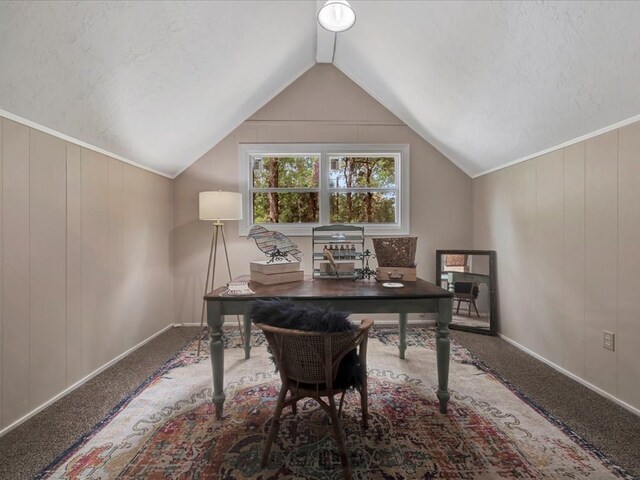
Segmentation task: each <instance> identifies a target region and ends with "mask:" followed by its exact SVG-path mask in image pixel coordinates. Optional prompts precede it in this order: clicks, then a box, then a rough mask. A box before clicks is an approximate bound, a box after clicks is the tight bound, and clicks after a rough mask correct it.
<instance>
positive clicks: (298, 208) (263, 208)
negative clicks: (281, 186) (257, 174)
mask: <svg viewBox="0 0 640 480" xmlns="http://www.w3.org/2000/svg"><path fill="white" fill-rule="evenodd" d="M318 198H319V197H318V192H309V193H294V192H290V193H282V192H270V193H254V194H253V223H318V222H319V221H320V214H319V211H320V210H319V200H318Z"/></svg>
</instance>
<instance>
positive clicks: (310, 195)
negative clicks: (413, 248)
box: [251, 154, 398, 224]
mask: <svg viewBox="0 0 640 480" xmlns="http://www.w3.org/2000/svg"><path fill="white" fill-rule="evenodd" d="M325 161H326V164H322V161H321V156H320V155H319V154H317V155H291V154H289V155H266V154H265V155H254V156H252V157H251V162H252V168H251V172H252V176H251V185H252V197H251V198H252V201H253V218H252V222H253V223H320V220H321V218H320V217H321V214H320V211H321V208H322V204H323V202H322V198H323V197H321V195H325V194H326V195H327V196H328V198H327V197H324V198H325V199H326V200H325V201H326V202H327V203H328V206H329V211H328V212H327V213H325V215H327V217H325V218H328V219H329V222H330V223H360V224H362V223H364V224H367V223H369V224H393V223H396V221H397V211H396V210H397V200H398V199H397V195H398V189H397V188H398V187H397V183H396V182H397V173H398V172H397V171H396V169H397V158H396V157H395V156H393V155H386V156H385V155H376V154H369V155H328V156H327V157H326V160H325ZM321 175H322V176H323V177H322V178H321ZM322 180H324V181H322ZM321 184H324V185H326V186H327V188H326V189H325V190H323V192H325V193H321V188H320V187H321ZM325 205H326V203H325Z"/></svg>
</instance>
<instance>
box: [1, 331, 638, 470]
mask: <svg viewBox="0 0 640 480" xmlns="http://www.w3.org/2000/svg"><path fill="white" fill-rule="evenodd" d="M197 333H198V329H197V328H193V327H189V328H173V329H170V330H168V331H167V332H165V333H163V334H162V335H160V336H158V337H157V338H155V339H154V340H152V341H151V342H149V343H148V344H147V345H145V346H143V347H142V348H140V349H139V350H137V351H136V352H134V353H132V354H131V355H129V356H128V357H127V358H125V359H123V360H121V361H120V362H118V364H116V365H114V366H113V367H111V368H110V369H108V370H106V371H105V372H103V373H101V374H100V375H98V376H97V377H95V378H94V379H92V380H91V381H89V382H87V383H86V384H84V385H83V386H82V387H80V388H78V389H77V390H75V391H73V392H72V393H71V394H69V395H67V396H66V397H64V398H63V399H61V400H60V401H58V402H56V403H55V404H54V405H52V406H51V407H49V408H47V409H46V410H44V411H43V412H41V413H39V414H38V415H36V416H35V417H33V418H32V419H30V420H29V421H27V422H25V423H24V424H22V425H21V426H19V427H18V428H16V429H15V430H13V431H11V432H9V433H8V434H7V435H5V436H4V437H2V438H0V479H12V480H13V479H16V480H19V479H28V478H32V477H33V475H35V474H36V473H37V472H38V471H40V470H41V469H42V468H43V467H45V466H46V465H47V464H48V463H49V462H51V461H52V460H53V459H54V458H56V457H57V456H58V455H59V454H60V453H61V452H63V451H64V450H65V449H66V448H68V447H69V445H71V444H72V443H73V442H74V440H75V439H77V438H78V437H80V436H81V435H82V434H84V433H86V432H87V431H89V430H91V428H92V427H93V426H94V425H95V424H96V423H97V422H98V421H99V420H101V419H102V418H104V417H105V416H106V415H107V414H108V413H109V411H110V410H111V409H112V408H113V407H114V406H115V405H116V404H117V403H118V402H119V401H120V400H121V399H122V398H123V397H126V396H127V395H129V394H130V393H131V392H132V391H133V390H134V389H135V388H136V387H137V386H138V385H139V384H140V383H142V382H143V381H144V380H145V379H146V378H147V377H149V376H150V375H151V374H152V373H153V372H154V371H155V370H156V369H158V368H159V367H160V366H161V365H162V364H164V363H165V361H166V360H167V359H168V358H170V357H171V356H172V355H173V354H175V353H176V352H177V351H179V350H180V349H181V348H182V347H183V346H184V345H185V344H186V343H187V342H188V341H189V340H190V339H192V338H193V337H194V336H195V335H196V334H197ZM452 337H453V338H454V339H455V340H456V341H458V342H459V343H461V344H462V345H464V346H465V347H467V348H468V349H469V350H470V351H471V352H472V353H473V354H474V355H475V356H476V357H478V358H479V359H480V360H481V361H482V362H484V363H485V364H486V365H488V366H489V367H491V368H492V369H494V370H495V371H496V372H497V373H498V374H500V375H502V376H503V377H504V378H506V379H507V380H508V381H510V382H511V383H512V384H514V385H515V386H516V387H518V388H519V389H520V390H521V391H523V392H525V393H526V394H527V395H528V396H529V397H530V398H531V399H532V400H534V401H535V402H537V403H538V404H539V405H540V406H542V407H543V408H544V409H546V410H547V411H549V412H550V413H551V414H553V415H554V416H556V417H557V418H559V419H561V420H562V421H563V422H565V423H566V424H567V425H568V426H569V427H570V428H572V429H573V430H574V431H576V432H577V433H579V434H580V435H582V436H583V437H585V438H586V439H587V440H588V441H590V442H591V443H592V444H594V445H595V446H596V447H597V448H599V449H601V450H602V451H603V452H604V453H605V454H606V455H607V456H608V457H609V458H611V459H613V460H614V461H615V462H616V463H618V464H619V465H621V466H622V467H624V468H626V469H627V470H628V471H629V472H630V473H632V474H634V475H636V476H639V477H640V457H639V456H638V449H639V446H640V417H637V416H635V415H633V414H631V413H629V412H627V411H626V410H624V409H622V408H621V407H618V406H616V405H615V404H613V403H611V402H609V401H608V400H605V399H603V398H602V397H600V396H599V395H597V394H595V393H593V392H591V391H590V390H588V389H586V388H585V387H582V386H581V385H580V384H578V383H576V382H574V381H573V380H570V379H568V378H567V377H565V376H563V375H561V374H559V373H557V372H555V370H553V369H551V368H550V367H548V366H546V365H544V364H543V363H541V362H539V361H537V360H535V359H533V358H532V357H530V356H529V355H527V354H525V353H523V352H521V351H520V350H518V349H516V348H515V347H513V346H511V345H510V344H508V343H507V342H505V341H503V340H500V339H499V338H496V337H487V336H484V335H477V334H471V333H465V332H452ZM409 353H410V352H409ZM605 418H606V419H607V423H606V425H605V422H604V421H603V419H605Z"/></svg>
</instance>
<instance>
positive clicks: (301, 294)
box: [204, 276, 453, 301]
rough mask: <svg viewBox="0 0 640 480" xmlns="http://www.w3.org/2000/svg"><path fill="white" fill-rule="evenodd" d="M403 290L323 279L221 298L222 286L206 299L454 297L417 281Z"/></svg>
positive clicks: (259, 286) (264, 287) (258, 285)
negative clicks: (252, 293) (253, 293)
mask: <svg viewBox="0 0 640 480" xmlns="http://www.w3.org/2000/svg"><path fill="white" fill-rule="evenodd" d="M234 281H249V277H248V276H244V277H239V278H237V279H234ZM401 283H403V284H404V287H402V288H386V287H383V286H382V282H376V281H375V280H356V281H353V280H351V279H340V280H337V279H320V278H311V277H309V278H305V279H304V280H303V281H300V282H291V283H281V284H278V285H263V284H261V283H257V282H250V283H249V287H250V288H251V290H253V291H254V292H255V295H238V296H232V295H222V296H221V295H220V294H221V293H224V292H225V291H226V287H220V288H217V289H215V290H214V291H213V292H209V293H207V294H206V295H205V296H204V298H205V300H218V299H224V300H225V301H227V300H231V301H233V300H237V301H246V300H249V299H255V298H273V297H280V298H314V299H325V298H326V299H332V298H341V299H345V300H346V299H366V298H372V299H373V298H377V299H389V300H391V299H431V298H446V297H452V296H453V294H452V293H451V292H449V291H447V290H445V289H443V288H440V287H437V286H436V285H434V284H433V283H429V282H427V281H425V280H422V279H420V278H419V279H418V280H417V281H415V282H401Z"/></svg>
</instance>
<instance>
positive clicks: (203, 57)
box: [0, 1, 640, 176]
mask: <svg viewBox="0 0 640 480" xmlns="http://www.w3.org/2000/svg"><path fill="white" fill-rule="evenodd" d="M351 3H352V5H353V7H354V9H355V10H356V13H357V22H356V25H355V26H354V27H353V28H352V29H351V30H349V31H347V32H343V33H340V34H338V35H337V37H336V43H335V56H334V64H335V65H336V66H337V67H338V68H339V69H340V70H342V71H343V72H344V73H345V74H346V75H348V76H349V77H350V78H351V79H353V80H354V81H355V82H356V83H358V84H359V85H360V86H361V87H362V88H364V89H365V90H366V91H368V92H369V93H370V94H371V95H373V96H374V97H375V98H377V99H378V100H379V101H380V102H381V103H383V104H384V105H385V106H386V107H387V108H388V109H389V110H391V111H392V112H393V113H394V114H395V115H397V116H398V117H399V118H400V119H402V120H403V121H404V122H405V123H407V124H408V125H409V126H410V127H412V128H413V129H414V130H415V131H416V132H417V133H419V134H420V135H421V136H423V137H424V138H425V139H426V140H427V141H429V142H430V143H432V144H433V145H434V146H435V147H436V148H438V149H439V150H440V151H441V152H443V153H444V154H445V155H446V156H447V157H449V158H450V159H451V160H452V161H453V162H455V163H456V164H457V165H459V166H460V167H461V168H462V169H464V170H465V171H466V172H467V173H469V174H470V175H476V174H479V173H481V172H484V171H487V170H490V169H493V168H496V167H499V166H501V165H505V164H508V163H511V162H514V161H517V160H519V159H522V158H527V157H528V156H531V155H534V154H536V153H539V152H541V151H544V150H545V149H548V148H551V147H554V146H556V145H559V144H562V143H564V142H567V141H571V140H572V139H575V138H577V137H581V136H583V135H588V134H590V133H591V132H594V131H597V130H599V129H603V128H606V127H608V126H611V125H613V124H616V123H618V122H622V121H625V120H628V119H630V118H633V117H635V116H638V115H639V114H640V29H638V28H637V25H639V24H640V2H602V3H599V2H598V3H596V2H548V3H543V2H414V1H408V2H404V1H352V2H351ZM316 9H317V3H316V2H315V1H298V2H276V1H273V2H264V1H255V2H249V1H234V2H193V3H192V2H82V3H77V4H69V3H66V2H65V3H62V2H2V3H0V67H1V68H0V113H3V112H4V113H5V114H12V115H15V116H18V117H21V118H24V119H27V120H29V121H31V122H35V123H37V124H39V125H42V126H44V127H47V128H50V129H52V130H55V131H57V132H60V133H62V134H65V135H68V136H70V137H73V138H75V139H78V140H80V141H82V142H86V143H88V144H90V145H93V146H95V147H98V148H101V149H104V150H107V151H109V152H112V153H113V154H116V155H117V156H120V157H123V158H126V159H129V160H131V161H134V162H137V163H139V164H142V165H145V166H146V167H148V168H150V169H154V170H156V171H159V172H162V173H164V174H166V175H168V176H174V175H175V174H177V173H179V172H180V171H182V170H183V169H184V168H185V167H187V166H188V165H190V164H191V163H192V162H194V161H195V160H196V159H198V158H199V157H200V156H201V155H202V154H204V153H205V152H206V151H207V150H209V149H210V148H211V147H213V146H214V145H215V144H216V143H217V142H219V141H220V140H221V139H222V138H224V137H225V136H226V135H227V134H228V133H229V132H231V131H232V130H233V129H234V128H235V127H237V126H238V125H239V124H240V123H241V122H242V121H244V120H245V119H246V118H248V117H249V116H250V115H251V114H253V113H254V112H255V111H256V110H257V109H258V108H260V107H261V106H262V105H264V104H265V103H266V102H267V101H269V100H270V99H271V98H273V97H274V96H275V95H276V94H278V93H279V92H280V91H281V90H283V89H284V88H285V87H286V86H287V85H289V84H290V83H291V82H293V81H294V80H295V79H296V78H297V77H298V76H299V75H301V74H302V73H304V71H306V70H307V69H308V68H310V67H311V66H313V64H314V63H315V59H316V29H317V24H316V19H315V15H316Z"/></svg>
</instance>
